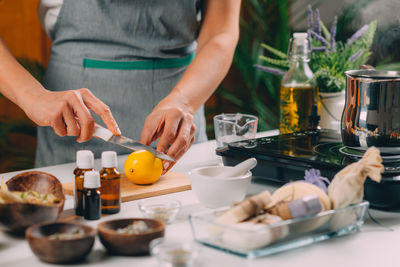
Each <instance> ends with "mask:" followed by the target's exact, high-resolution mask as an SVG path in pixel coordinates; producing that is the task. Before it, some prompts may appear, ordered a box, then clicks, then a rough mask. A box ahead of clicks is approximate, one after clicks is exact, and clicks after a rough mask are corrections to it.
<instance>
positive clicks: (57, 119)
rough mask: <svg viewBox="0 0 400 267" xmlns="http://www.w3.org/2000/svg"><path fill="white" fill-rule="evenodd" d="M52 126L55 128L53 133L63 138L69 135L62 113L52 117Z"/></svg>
mask: <svg viewBox="0 0 400 267" xmlns="http://www.w3.org/2000/svg"><path fill="white" fill-rule="evenodd" d="M50 126H51V128H53V131H54V132H55V133H56V134H57V135H59V136H61V137H63V136H65V135H66V134H67V129H66V127H65V123H64V120H63V117H62V113H58V114H56V115H54V116H52V118H51V121H50Z"/></svg>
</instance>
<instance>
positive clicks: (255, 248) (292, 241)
mask: <svg viewBox="0 0 400 267" xmlns="http://www.w3.org/2000/svg"><path fill="white" fill-rule="evenodd" d="M368 206H369V203H368V201H363V202H361V203H359V204H355V205H351V206H349V207H346V208H343V209H337V210H329V211H324V212H320V213H318V214H317V215H312V216H305V217H301V218H296V219H292V220H285V221H282V222H279V223H276V224H271V225H265V226H262V227H258V229H255V230H243V229H238V228H236V227H234V226H231V225H224V224H219V223H216V222H215V220H216V219H217V218H218V217H219V216H220V215H221V214H222V213H224V212H225V211H226V210H227V209H228V207H226V208H222V209H216V210H211V211H203V212H199V213H195V214H191V215H190V216H189V220H190V224H191V228H192V233H193V236H194V239H195V240H196V241H197V242H199V243H201V244H203V245H206V246H209V247H213V248H217V249H220V250H222V251H226V252H229V253H232V254H235V255H239V256H242V257H247V258H257V257H262V256H267V255H270V254H273V253H278V252H282V251H286V250H290V249H294V248H298V247H302V246H306V245H310V244H313V243H316V242H320V241H323V240H327V239H330V238H333V237H337V236H342V235H346V234H351V233H354V232H357V231H359V230H360V228H361V226H362V225H363V223H364V219H365V215H366V212H367V210H368Z"/></svg>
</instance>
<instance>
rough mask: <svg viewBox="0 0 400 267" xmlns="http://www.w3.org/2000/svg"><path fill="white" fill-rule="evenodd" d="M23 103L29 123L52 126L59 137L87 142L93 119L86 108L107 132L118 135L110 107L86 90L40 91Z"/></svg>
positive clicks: (90, 133) (90, 135) (92, 128)
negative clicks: (102, 124)
mask: <svg viewBox="0 0 400 267" xmlns="http://www.w3.org/2000/svg"><path fill="white" fill-rule="evenodd" d="M24 102H25V103H24V105H23V106H22V108H23V110H24V111H25V113H26V114H27V115H28V117H29V118H30V119H31V120H32V121H33V122H35V123H36V124H37V125H39V126H50V127H52V128H53V130H54V132H55V133H56V134H57V135H59V136H66V135H67V136H77V141H78V142H85V141H88V140H89V139H90V138H91V137H92V135H93V132H94V118H93V116H92V114H91V113H90V111H89V109H91V110H92V111H93V112H94V113H96V114H97V115H99V116H100V117H101V118H102V120H103V121H104V123H105V124H106V126H107V128H108V129H109V130H110V131H111V132H113V133H114V134H117V135H120V134H121V131H120V130H119V127H118V125H117V122H116V121H115V119H114V117H113V115H112V113H111V110H110V108H109V107H108V106H107V105H106V104H104V103H103V102H102V101H101V100H100V99H98V98H97V97H95V96H94V95H93V94H92V92H90V90H88V89H86V88H82V89H78V90H70V91H60V92H52V91H48V90H42V91H41V92H40V93H39V94H35V95H34V97H31V98H30V99H29V100H28V101H24Z"/></svg>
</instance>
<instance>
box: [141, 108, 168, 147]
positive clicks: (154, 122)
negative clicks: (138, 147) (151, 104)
mask: <svg viewBox="0 0 400 267" xmlns="http://www.w3.org/2000/svg"><path fill="white" fill-rule="evenodd" d="M157 117H158V115H154V114H152V113H151V114H150V115H149V116H147V118H146V120H145V122H144V125H143V130H142V133H141V135H140V143H142V144H145V145H151V143H153V142H154V141H155V140H156V139H157V138H158V137H159V136H158V131H157V129H158V128H159V127H161V126H159V124H161V123H162V122H163V119H162V117H161V116H160V117H161V118H157Z"/></svg>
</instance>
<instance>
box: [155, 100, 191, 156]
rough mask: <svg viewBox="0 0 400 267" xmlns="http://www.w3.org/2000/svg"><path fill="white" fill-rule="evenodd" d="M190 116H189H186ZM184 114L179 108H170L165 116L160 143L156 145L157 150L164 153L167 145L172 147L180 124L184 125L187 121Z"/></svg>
mask: <svg viewBox="0 0 400 267" xmlns="http://www.w3.org/2000/svg"><path fill="white" fill-rule="evenodd" d="M187 115H188V116H191V115H190V114H187ZM187 115H186V114H184V113H183V110H182V109H180V108H171V109H169V110H168V112H167V114H166V115H165V122H164V127H163V129H162V134H161V137H160V141H158V144H157V150H158V151H161V152H165V151H167V150H169V149H168V146H169V145H172V144H173V143H174V141H175V140H176V138H177V135H178V131H179V130H180V128H181V127H182V123H185V121H186V120H187V119H185V118H186V116H187ZM185 126H186V125H185Z"/></svg>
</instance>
